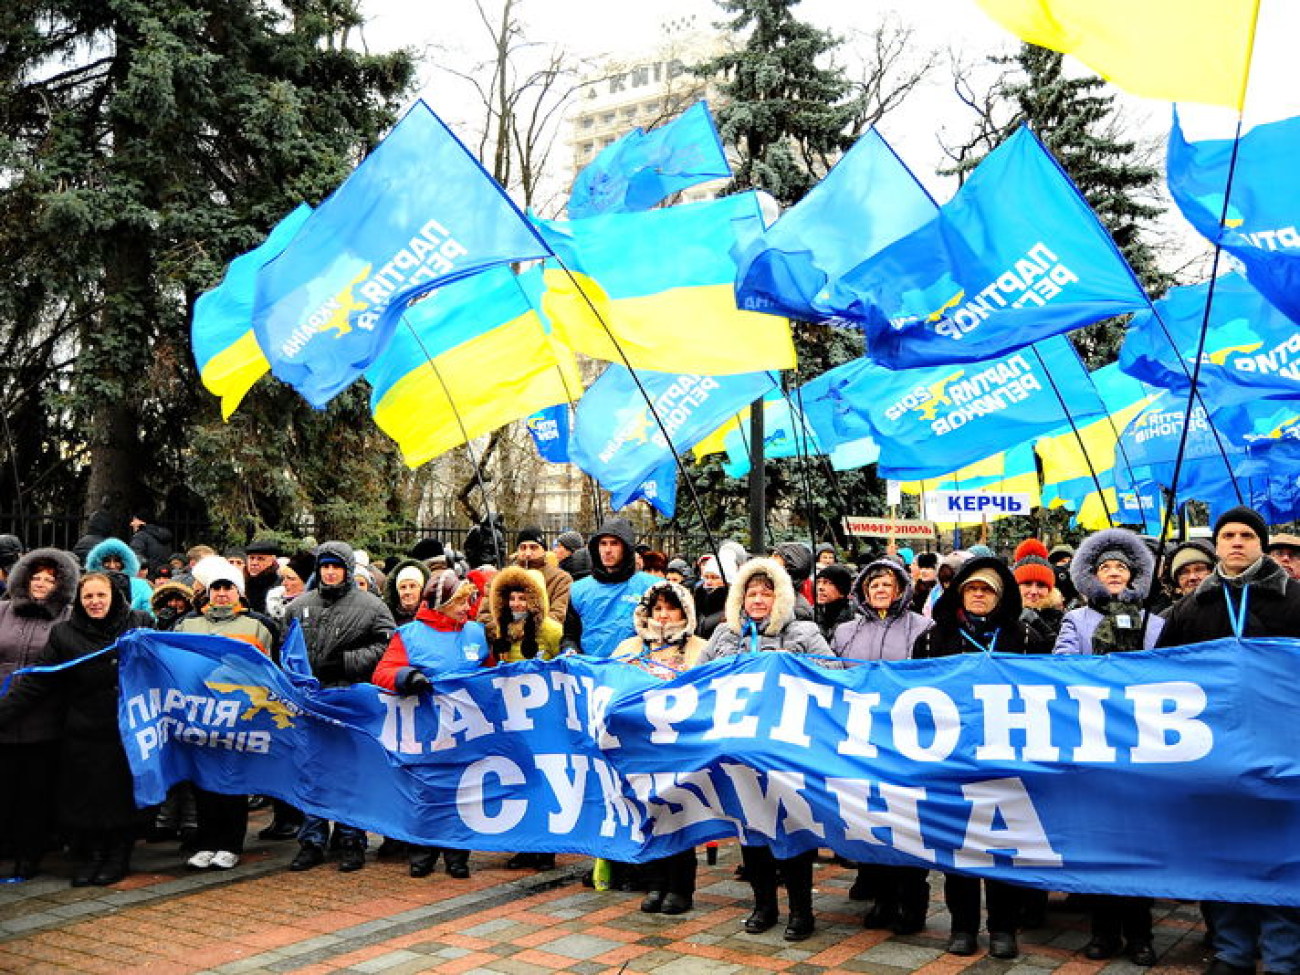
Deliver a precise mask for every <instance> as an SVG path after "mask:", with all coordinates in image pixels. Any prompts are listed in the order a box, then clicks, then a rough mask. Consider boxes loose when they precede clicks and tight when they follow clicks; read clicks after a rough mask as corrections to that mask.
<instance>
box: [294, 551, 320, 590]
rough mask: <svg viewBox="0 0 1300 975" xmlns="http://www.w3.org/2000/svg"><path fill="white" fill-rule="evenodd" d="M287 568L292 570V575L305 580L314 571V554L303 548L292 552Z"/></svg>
mask: <svg viewBox="0 0 1300 975" xmlns="http://www.w3.org/2000/svg"><path fill="white" fill-rule="evenodd" d="M289 568H290V569H292V570H293V572H294V575H296V576H297V577H298V578H299V579H301V580H302V581H303V582H306V581H307V580H308V579H310V578H311V574H312V573H313V572H315V571H316V556H314V555H312V554H311V552H308V551H307V550H305V549H301V550H299V551H297V552H294V553H293V554H292V555H290V556H289Z"/></svg>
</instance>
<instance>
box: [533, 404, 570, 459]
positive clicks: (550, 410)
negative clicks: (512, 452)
mask: <svg viewBox="0 0 1300 975" xmlns="http://www.w3.org/2000/svg"><path fill="white" fill-rule="evenodd" d="M526 426H527V427H528V433H529V435H530V436H532V438H533V445H534V446H535V447H536V448H537V454H538V456H539V457H541V458H542V460H546V461H550V462H551V463H552V464H567V463H568V462H569V404H568V403H557V404H556V405H555V406H548V407H547V408H546V409H544V410H539V411H538V412H536V413H534V414H533V415H532V416H530V417H529V418H528V420H527V422H526Z"/></svg>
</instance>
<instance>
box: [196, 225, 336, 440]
mask: <svg viewBox="0 0 1300 975" xmlns="http://www.w3.org/2000/svg"><path fill="white" fill-rule="evenodd" d="M309 216H311V207H310V206H308V205H307V204H306V203H300V204H299V205H298V207H297V209H295V210H294V211H293V212H292V213H290V214H289V215H288V216H287V217H285V218H284V219H283V220H281V221H280V222H279V223H278V224H276V225H275V226H274V227H273V228H271V232H270V233H269V234H267V235H266V240H264V241H263V242H262V243H261V244H259V245H258V246H257V247H255V248H253V250H251V251H249V252H248V253H247V254H241V255H240V256H239V257H236V258H235V259H234V260H233V261H231V262H230V266H229V267H227V268H226V276H225V277H224V278H222V279H221V283H220V284H219V285H217V286H216V287H215V288H213V289H212V290H211V291H205V292H204V293H203V294H201V295H199V299H198V301H196V302H195V303H194V318H193V320H192V321H191V323H190V344H191V346H192V347H193V350H194V362H195V364H196V365H197V366H198V369H199V379H201V380H202V382H203V385H204V386H205V387H206V388H207V390H208V392H209V393H211V394H212V395H213V396H219V397H221V416H222V418H223V419H226V420H229V419H230V414H232V413H234V412H235V410H236V409H237V408H238V407H239V404H240V403H241V402H242V401H243V399H244V396H245V395H246V394H247V393H248V391H249V390H250V389H252V388H253V384H254V383H255V382H257V381H258V380H259V379H261V378H262V377H263V376H264V375H266V373H267V372H268V371H269V370H270V368H271V364H270V363H269V362H267V361H266V355H265V354H264V353H263V352H262V347H261V346H260V345H258V344H257V336H256V335H255V334H254V333H253V300H254V297H255V295H256V291H257V274H258V272H259V271H261V270H262V268H263V267H264V266H265V265H266V264H267V263H268V262H269V261H272V260H274V259H275V258H276V257H278V256H279V255H280V254H281V252H283V251H284V249H285V248H286V247H288V246H289V241H291V240H293V238H294V235H295V234H297V233H298V231H299V230H300V229H301V228H302V225H303V223H304V222H305V221H306V220H307V218H308V217H309Z"/></svg>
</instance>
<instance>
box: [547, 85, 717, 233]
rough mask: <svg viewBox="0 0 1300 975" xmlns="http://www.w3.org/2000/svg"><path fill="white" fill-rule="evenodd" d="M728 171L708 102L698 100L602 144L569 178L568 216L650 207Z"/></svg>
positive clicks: (589, 215)
mask: <svg viewBox="0 0 1300 975" xmlns="http://www.w3.org/2000/svg"><path fill="white" fill-rule="evenodd" d="M730 175H731V165H730V164H729V163H728V162H727V154H726V152H724V151H723V148H722V139H721V138H719V137H718V130H717V127H716V126H715V125H714V124H713V116H712V115H711V114H709V106H708V103H707V102H704V101H698V102H696V103H695V104H694V105H692V106H691V107H690V108H688V109H687V110H686V111H684V112H682V114H681V115H679V116H677V118H675V119H673V120H672V121H671V122H669V123H668V124H667V125H662V126H660V127H659V128H657V129H651V130H650V131H649V132H646V131H645V130H644V129H640V128H637V129H633V130H632V131H631V132H629V133H628V134H627V135H625V136H623V137H622V138H621V139H619V140H618V141H616V142H613V143H611V144H610V145H608V146H606V147H605V148H604V149H602V150H601V151H600V155H598V156H597V157H596V158H595V159H593V160H592V161H591V162H589V163H588V164H587V165H586V166H585V167H584V168H583V170H582V171H581V172H580V173H578V176H577V178H576V179H574V181H573V191H572V192H571V193H570V194H569V207H568V212H569V219H570V220H577V219H580V218H583V217H595V216H599V215H600V214H602V213H631V212H635V211H639V210H649V209H650V208H651V207H652V206H654V205H655V204H656V203H659V202H660V201H661V200H663V199H664V198H665V197H668V196H671V195H672V194H673V193H677V192H679V191H680V190H684V189H687V188H688V187H691V186H695V185H696V184H697V183H704V182H707V181H709V180H712V179H726V178H727V177H729V176H730Z"/></svg>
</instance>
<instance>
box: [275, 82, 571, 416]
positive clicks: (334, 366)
mask: <svg viewBox="0 0 1300 975" xmlns="http://www.w3.org/2000/svg"><path fill="white" fill-rule="evenodd" d="M547 253H548V252H547V250H546V246H545V245H544V244H543V243H542V241H541V238H540V237H539V236H538V235H537V234H536V232H535V231H534V230H533V228H532V226H531V225H530V224H529V223H528V221H527V220H526V219H525V218H524V216H523V214H521V213H520V212H519V210H518V209H516V208H515V205H514V204H513V203H512V202H511V201H510V198H509V197H508V196H506V194H505V192H504V191H503V190H502V189H501V187H500V186H498V185H497V183H496V182H495V181H494V180H493V179H492V177H490V176H489V175H488V174H487V173H486V172H485V171H484V170H483V167H482V166H480V165H479V163H478V160H476V159H475V158H474V157H473V156H472V155H470V153H469V151H468V150H467V149H466V148H465V147H464V146H463V145H461V143H460V142H459V140H457V138H456V137H455V136H454V135H452V133H451V131H450V130H449V129H448V128H447V127H446V126H445V125H444V124H443V123H442V120H441V119H439V118H438V117H437V116H436V115H434V113H433V111H432V110H431V109H430V108H429V106H428V105H426V104H425V103H424V102H417V103H416V104H415V105H414V106H413V107H412V108H411V110H410V111H409V112H407V113H406V115H405V116H403V118H402V120H401V121H400V122H398V123H397V125H396V126H394V128H393V130H392V131H391V132H390V133H389V134H388V136H387V138H385V139H384V141H383V142H381V143H380V144H379V145H378V146H377V147H376V148H375V150H374V152H372V153H371V154H370V155H369V156H367V157H366V158H365V159H364V160H363V161H362V162H361V165H359V166H358V167H357V168H356V169H355V170H354V171H353V172H352V174H351V175H350V176H349V177H348V178H347V179H346V180H345V181H344V182H343V184H342V185H341V186H340V187H339V188H338V189H337V190H335V191H334V193H333V194H332V195H331V196H330V197H329V199H327V200H326V201H325V202H324V203H322V204H321V205H320V206H319V207H318V208H317V209H316V211H315V212H314V213H313V214H312V215H311V217H310V218H309V219H308V220H307V222H306V223H305V224H304V225H303V227H302V229H301V231H300V232H299V233H298V236H296V237H295V238H294V239H293V242H292V243H291V244H290V245H289V246H288V248H286V249H285V251H284V253H283V254H281V255H280V256H279V257H278V258H276V259H275V260H274V261H272V262H271V263H270V264H268V265H267V266H266V267H265V268H263V270H262V272H261V274H259V275H258V281H257V301H256V305H255V307H254V311H253V329H254V331H255V332H256V333H257V340H258V342H259V344H260V345H261V347H262V350H263V351H264V352H265V353H266V357H267V359H268V360H269V361H270V363H271V370H272V371H273V372H274V373H275V375H276V376H277V377H278V378H280V379H281V380H283V381H284V382H286V383H288V384H290V385H291V386H293V387H294V388H296V389H297V390H298V391H299V392H300V393H301V394H302V395H303V397H304V398H305V399H306V400H307V402H309V403H310V404H311V405H312V406H314V407H316V408H318V409H320V408H323V407H324V406H325V404H326V403H328V402H329V401H330V400H331V399H333V398H334V396H336V395H337V394H338V393H340V392H341V391H342V390H344V389H346V388H347V386H348V385H350V384H351V383H352V382H353V381H354V380H355V379H356V378H357V377H358V376H360V375H361V372H362V370H364V369H365V368H366V367H367V366H369V365H370V364H371V363H373V362H374V361H375V360H376V359H377V358H378V357H379V355H380V354H381V353H382V352H383V351H384V349H385V347H386V346H387V345H388V342H389V339H390V338H391V337H392V335H393V332H394V330H395V328H396V326H397V322H398V320H399V319H400V318H401V315H402V312H403V311H404V310H405V308H406V306H407V304H408V303H409V302H410V301H411V300H413V299H414V298H416V297H418V296H419V295H421V294H425V293H427V292H429V291H432V290H433V289H434V288H437V287H440V286H441V285H443V284H445V283H447V282H450V281H454V280H456V279H458V278H462V277H465V276H467V275H471V274H475V273H477V272H479V271H482V270H483V269H484V268H488V267H493V266H496V265H501V264H506V263H509V262H511V261H523V260H530V259H533V258H540V257H544V256H545V255H546V254H547Z"/></svg>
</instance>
